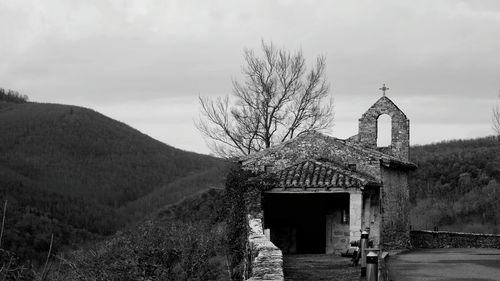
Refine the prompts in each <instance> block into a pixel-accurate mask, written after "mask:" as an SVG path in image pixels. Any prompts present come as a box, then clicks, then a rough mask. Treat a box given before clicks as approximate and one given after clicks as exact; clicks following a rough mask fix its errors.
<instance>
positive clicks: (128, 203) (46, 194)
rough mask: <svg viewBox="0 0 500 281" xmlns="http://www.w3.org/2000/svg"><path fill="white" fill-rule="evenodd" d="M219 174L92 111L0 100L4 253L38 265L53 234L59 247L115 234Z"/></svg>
mask: <svg viewBox="0 0 500 281" xmlns="http://www.w3.org/2000/svg"><path fill="white" fill-rule="evenodd" d="M165 130H168V128H165ZM221 169H224V164H223V162H222V161H221V160H220V159H218V158H215V157H211V156H207V155H201V154H197V153H192V152H187V151H182V150H179V149H176V148H173V147H171V146H168V145H166V144H163V143H161V142H159V141H156V140H154V139H152V138H151V137H148V136H147V135H144V134H142V133H140V132H139V131H137V130H135V129H133V128H131V127H129V126H127V125H125V124H123V123H120V122H118V121H115V120H113V119H110V118H108V117H106V116H104V115H102V114H99V113H97V112H95V111H93V110H90V109H86V108H82V107H77V106H68V105H59V104H41V103H30V102H27V103H11V102H2V101H0V199H1V200H2V202H3V201H4V200H7V201H8V207H7V215H6V223H5V233H4V237H3V239H2V248H4V249H5V248H6V249H9V250H13V251H15V252H16V253H18V254H19V255H20V256H22V257H27V258H31V257H35V258H36V255H38V254H40V255H43V254H41V253H44V254H45V255H46V251H47V249H48V243H49V242H48V241H50V235H51V234H52V233H54V236H55V238H54V240H55V241H56V244H57V246H64V245H73V244H76V243H79V242H81V241H85V240H87V239H89V238H92V237H96V236H100V235H106V234H111V233H114V232H115V231H116V230H117V229H119V228H120V227H122V226H123V225H124V224H125V222H126V221H130V220H132V219H133V218H139V217H141V216H143V215H144V214H147V212H151V211H153V209H152V207H151V206H160V205H165V204H171V203H175V202H177V201H178V200H180V199H182V198H184V197H185V196H188V195H191V194H194V193H196V192H199V191H201V190H204V189H207V188H209V187H213V186H217V185H219V184H221V182H222V180H223V178H222V177H221ZM151 194H155V195H156V196H155V197H154V198H151V197H152V196H151ZM153 201H154V204H151V202H153ZM144 206H146V207H144Z"/></svg>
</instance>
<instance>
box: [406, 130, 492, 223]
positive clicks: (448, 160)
mask: <svg viewBox="0 0 500 281" xmlns="http://www.w3.org/2000/svg"><path fill="white" fill-rule="evenodd" d="M411 160H412V161H413V162H415V163H416V164H417V165H418V169H417V170H416V171H415V172H413V173H412V175H411V177H410V198H411V201H412V203H413V205H414V207H413V209H412V212H411V217H412V224H413V227H414V228H417V229H418V228H420V229H422V228H433V227H434V226H438V227H439V228H440V229H443V230H444V229H447V230H454V231H470V232H495V233H500V185H499V183H500V140H499V139H498V138H496V137H486V138H478V139H472V140H454V141H446V142H441V143H437V144H430V145H423V146H415V147H412V149H411Z"/></svg>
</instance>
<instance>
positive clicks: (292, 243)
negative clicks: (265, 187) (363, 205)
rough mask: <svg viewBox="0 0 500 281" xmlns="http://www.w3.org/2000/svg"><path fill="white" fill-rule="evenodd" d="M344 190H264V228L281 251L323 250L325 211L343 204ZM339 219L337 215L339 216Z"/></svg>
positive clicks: (321, 252) (328, 211)
mask: <svg viewBox="0 0 500 281" xmlns="http://www.w3.org/2000/svg"><path fill="white" fill-rule="evenodd" d="M346 202H347V203H348V202H349V195H348V194H332V193H266V194H264V199H263V206H264V228H269V229H270V230H271V241H272V242H273V243H274V244H275V245H276V246H278V248H280V249H281V250H282V251H283V253H285V254H294V253H299V254H324V253H325V248H326V247H325V246H326V214H328V213H330V212H331V210H334V209H339V208H345V206H344V205H345V203H346ZM339 220H340V219H339Z"/></svg>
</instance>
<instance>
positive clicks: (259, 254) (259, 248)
mask: <svg viewBox="0 0 500 281" xmlns="http://www.w3.org/2000/svg"><path fill="white" fill-rule="evenodd" d="M248 223H249V226H250V233H249V235H248V242H249V248H250V249H249V250H250V251H249V252H250V253H249V256H250V261H249V263H250V267H251V276H250V279H247V280H250V281H258V280H267V281H283V280H284V276H283V255H282V253H281V250H280V249H278V248H277V247H276V246H275V245H274V244H273V243H272V242H271V241H269V239H267V237H266V236H265V235H264V231H263V228H262V220H261V219H260V218H256V217H253V216H252V215H249V216H248Z"/></svg>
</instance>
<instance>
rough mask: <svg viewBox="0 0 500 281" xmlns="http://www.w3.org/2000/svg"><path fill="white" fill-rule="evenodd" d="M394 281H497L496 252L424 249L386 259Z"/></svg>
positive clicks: (499, 253) (499, 275) (499, 259)
mask: <svg viewBox="0 0 500 281" xmlns="http://www.w3.org/2000/svg"><path fill="white" fill-rule="evenodd" d="M389 271H390V275H389V276H390V279H392V280H394V281H437V280H439V281H459V280H461V281H465V280H467V281H487V280H488V281H489V280H495V281H498V280H500V249H425V250H415V251H411V252H407V253H403V254H400V255H397V256H393V257H390V261H389Z"/></svg>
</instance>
